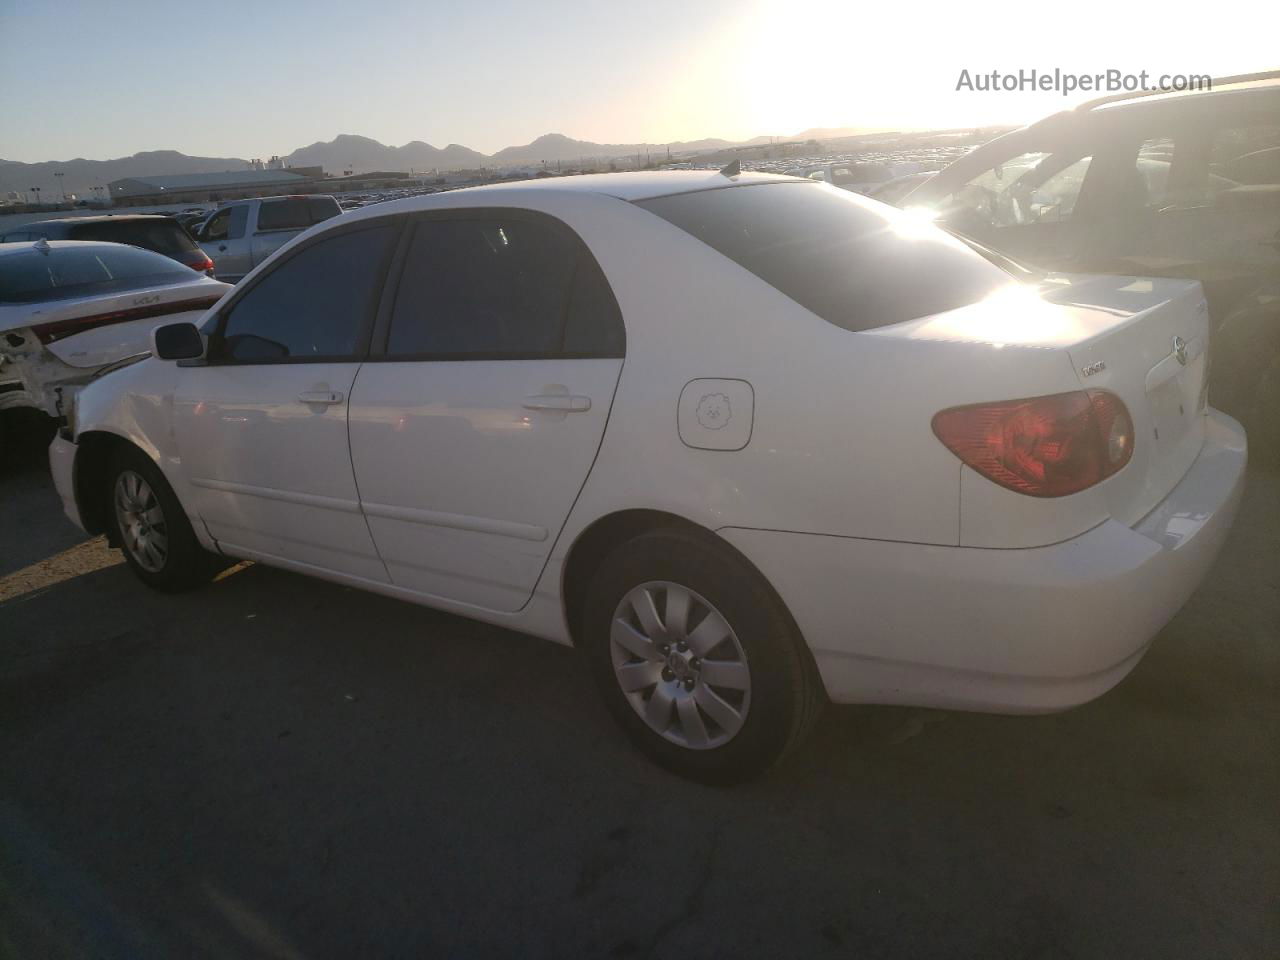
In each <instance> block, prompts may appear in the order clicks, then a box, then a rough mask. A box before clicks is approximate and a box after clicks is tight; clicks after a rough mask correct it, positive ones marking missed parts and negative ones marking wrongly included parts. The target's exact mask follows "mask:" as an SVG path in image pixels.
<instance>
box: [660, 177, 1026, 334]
mask: <svg viewBox="0 0 1280 960" xmlns="http://www.w3.org/2000/svg"><path fill="white" fill-rule="evenodd" d="M637 205H638V206H640V207H643V208H644V209H646V210H648V211H649V212H650V213H653V214H656V215H657V216H659V217H661V218H662V219H663V220H666V221H667V222H668V223H671V224H674V225H675V226H677V227H679V228H680V229H681V230H684V231H685V232H687V233H690V234H692V235H693V236H695V237H697V238H698V239H699V240H701V241H702V242H703V243H705V244H707V245H708V246H710V247H712V248H713V249H715V250H717V251H718V252H720V253H722V254H724V256H726V257H728V258H729V259H730V260H732V261H733V262H734V263H737V264H738V265H739V266H742V267H744V268H746V269H747V270H750V271H751V272H752V273H753V274H755V275H756V276H757V277H759V278H760V279H761V280H763V281H765V282H766V283H768V284H769V285H770V286H772V287H774V288H775V289H777V290H779V291H780V292H782V293H784V294H786V295H787V296H788V297H790V298H791V299H792V300H794V301H796V302H797V303H799V304H800V305H801V306H803V307H807V308H808V309H809V310H811V311H813V312H814V313H816V314H817V315H818V316H820V317H822V318H823V319H824V320H827V321H828V322H830V323H833V324H835V325H836V326H838V327H843V328H844V329H846V330H870V329H872V328H875V327H884V326H889V325H890V324H894V323H901V322H903V321H906V320H914V319H917V318H918V317H925V316H929V315H930V314H934V313H941V312H943V311H945V310H954V309H955V308H957V307H963V306H965V305H967V304H970V303H976V302H977V301H979V300H981V299H983V298H985V297H987V296H989V295H990V294H992V293H994V292H995V291H996V290H998V289H1000V288H1001V287H1004V286H1007V285H1008V284H1009V283H1011V282H1013V279H1014V278H1013V277H1012V276H1011V275H1010V274H1009V273H1007V272H1005V271H1004V270H1002V269H1000V268H999V267H998V266H996V265H995V264H993V263H991V262H989V261H988V260H986V259H984V258H983V257H981V256H979V255H978V254H977V253H976V252H974V251H973V250H971V249H970V248H969V247H967V246H965V245H964V244H963V243H961V242H960V241H959V240H957V239H956V238H954V237H951V236H949V235H948V234H946V233H944V232H943V231H942V230H939V229H937V228H935V227H932V226H930V225H928V224H925V223H921V222H920V221H918V220H916V219H914V218H912V217H911V216H910V215H909V214H904V213H902V212H900V211H897V210H894V209H893V208H891V207H887V206H885V205H883V204H878V203H875V202H874V201H870V200H866V199H865V198H861V197H857V196H855V195H853V194H851V193H849V192H848V191H845V190H839V189H836V188H834V187H829V186H826V185H823V184H820V183H814V182H810V181H800V182H784V183H771V184H755V185H746V186H741V187H726V188H723V189H718V190H703V191H699V192H696V193H680V194H674V195H671V196H666V197H657V198H655V199H652V200H641V201H638V203H637Z"/></svg>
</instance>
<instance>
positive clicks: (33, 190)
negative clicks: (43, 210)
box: [31, 187, 40, 207]
mask: <svg viewBox="0 0 1280 960" xmlns="http://www.w3.org/2000/svg"><path fill="white" fill-rule="evenodd" d="M31 192H32V193H34V194H35V195H36V206H37V207H38V206H40V188H39V187H32V188H31Z"/></svg>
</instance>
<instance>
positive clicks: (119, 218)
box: [13, 213, 173, 230]
mask: <svg viewBox="0 0 1280 960" xmlns="http://www.w3.org/2000/svg"><path fill="white" fill-rule="evenodd" d="M172 219H173V217H170V216H167V215H166V214H162V213H124V214H118V215H112V214H103V215H100V216H96V217H55V218H54V219H52V220H31V221H29V222H27V223H20V224H18V225H17V226H16V227H14V228H13V229H14V230H24V229H26V228H27V227H51V226H58V227H61V226H75V225H76V224H80V223H128V222H132V221H137V220H172Z"/></svg>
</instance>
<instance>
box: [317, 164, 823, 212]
mask: <svg viewBox="0 0 1280 960" xmlns="http://www.w3.org/2000/svg"><path fill="white" fill-rule="evenodd" d="M813 182H814V181H812V180H807V179H805V178H804V177H787V176H779V175H777V174H771V173H746V172H744V173H741V174H738V175H737V176H735V177H732V178H730V177H725V176H723V175H722V174H721V173H720V172H719V171H716V170H654V171H645V172H639V173H588V174H579V175H575V176H567V177H544V178H541V179H537V180H507V181H504V182H502V183H487V184H484V185H482V186H478V187H463V188H461V189H459V190H443V191H440V192H438V193H429V194H423V195H421V196H416V197H401V198H400V199H398V200H386V201H383V202H381V203H375V204H369V205H367V206H363V207H360V208H358V209H356V210H351V211H348V212H347V213H344V214H343V215H342V219H341V222H342V223H351V222H352V221H354V220H364V219H374V218H377V217H384V216H389V215H392V214H397V213H414V212H416V211H419V210H433V209H439V208H444V207H452V208H460V207H467V206H473V207H482V206H504V205H506V204H504V197H510V198H511V199H512V200H516V199H517V198H518V197H521V196H522V195H523V198H524V199H525V200H529V199H531V197H532V196H538V197H544V198H547V199H551V198H554V197H557V196H558V197H570V196H583V195H594V196H600V197H613V198H616V199H619V200H652V199H654V198H655V197H667V196H671V195H673V194H678V193H698V192H701V191H704V190H723V189H726V188H730V187H745V186H753V185H757V184H764V183H808V184H812V183H813ZM459 198H462V199H459ZM510 205H511V206H518V205H519V203H511V204H510ZM338 222H339V221H338V220H337V218H335V219H334V220H326V221H325V223H326V224H327V225H331V226H337V225H338Z"/></svg>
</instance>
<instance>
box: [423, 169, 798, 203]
mask: <svg viewBox="0 0 1280 960" xmlns="http://www.w3.org/2000/svg"><path fill="white" fill-rule="evenodd" d="M801 180H803V178H802V177H786V176H780V175H777V174H772V173H751V172H744V173H740V174H738V175H737V176H736V177H732V178H729V177H725V176H723V175H722V174H721V173H720V172H719V171H717V170H645V171H637V172H634V173H586V174H578V175H575V176H568V177H543V178H539V179H534V180H508V181H505V182H503V183H487V184H484V185H483V186H479V187H464V188H463V189H461V190H453V191H450V192H451V193H454V194H460V193H466V194H475V193H488V192H495V193H497V192H502V191H506V190H545V191H551V192H554V193H597V194H602V195H604V196H608V197H617V198H618V199H619V200H649V199H652V198H654V197H665V196H669V195H671V194H674V193H693V192H695V191H698V190H715V189H721V188H724V187H738V186H749V185H751V184H756V183H775V182H787V181H801ZM432 196H439V194H432Z"/></svg>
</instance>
